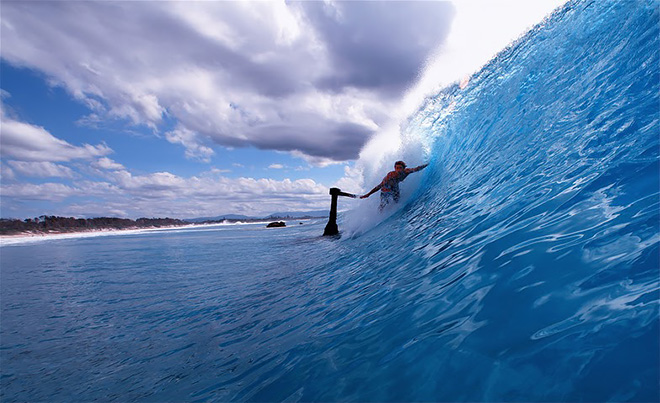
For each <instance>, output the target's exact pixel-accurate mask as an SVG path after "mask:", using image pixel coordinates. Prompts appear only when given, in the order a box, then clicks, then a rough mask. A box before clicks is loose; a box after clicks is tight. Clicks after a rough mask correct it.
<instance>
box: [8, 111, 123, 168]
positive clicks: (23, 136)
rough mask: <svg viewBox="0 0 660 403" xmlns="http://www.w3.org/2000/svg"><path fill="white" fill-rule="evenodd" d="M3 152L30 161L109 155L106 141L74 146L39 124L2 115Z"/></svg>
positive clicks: (53, 160)
mask: <svg viewBox="0 0 660 403" xmlns="http://www.w3.org/2000/svg"><path fill="white" fill-rule="evenodd" d="M0 145H2V147H1V148H0V152H1V153H2V155H3V156H7V157H13V158H16V159H20V160H28V161H51V162H55V161H60V162H61V161H71V160H75V159H92V158H95V157H99V156H103V155H107V154H110V153H111V152H112V150H111V149H110V148H108V146H106V145H105V144H99V145H96V146H92V145H89V144H83V145H82V146H74V145H71V144H69V143H67V142H66V141H64V140H61V139H58V138H57V137H55V136H53V135H52V134H50V133H49V132H48V131H47V130H46V129H44V128H43V127H40V126H34V125H31V124H28V123H23V122H18V121H16V120H12V119H10V118H7V117H6V116H2V125H1V126H0Z"/></svg>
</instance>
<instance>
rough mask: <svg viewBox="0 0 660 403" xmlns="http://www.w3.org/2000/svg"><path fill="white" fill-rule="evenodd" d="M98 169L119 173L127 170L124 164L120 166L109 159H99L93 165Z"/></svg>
mask: <svg viewBox="0 0 660 403" xmlns="http://www.w3.org/2000/svg"><path fill="white" fill-rule="evenodd" d="M92 165H93V166H94V167H96V168H101V169H107V170H111V171H119V170H123V169H125V168H124V166H123V165H122V164H119V163H117V162H115V161H113V160H111V159H110V158H108V157H103V158H99V159H98V160H97V161H95V162H94V163H92Z"/></svg>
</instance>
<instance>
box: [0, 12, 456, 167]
mask: <svg viewBox="0 0 660 403" xmlns="http://www.w3.org/2000/svg"><path fill="white" fill-rule="evenodd" d="M452 7H453V6H452V5H451V4H450V3H448V2H414V3H400V2H338V3H332V2H324V3H321V2H300V3H297V2H292V3H285V2H283V1H281V2H265V3H251V2H192V3H190V2H187V3H180V2H7V3H3V12H2V16H1V17H0V18H1V19H2V25H1V30H2V31H1V34H2V38H3V41H2V49H1V50H0V51H1V54H2V57H3V59H5V60H6V61H9V62H10V63H12V64H15V65H18V66H25V67H29V68H32V69H37V70H39V71H41V72H43V73H45V74H46V75H47V76H48V77H49V80H51V82H52V83H54V84H56V85H61V86H63V87H64V88H66V89H67V90H68V91H69V92H70V93H71V94H72V95H73V96H74V97H76V98H77V99H79V100H80V101H81V102H83V103H84V104H85V105H87V106H88V107H89V108H90V110H91V113H90V115H89V117H88V118H89V119H88V120H89V121H94V122H97V121H98V120H99V119H104V118H105V119H107V118H120V119H127V120H128V121H129V122H131V123H134V124H145V125H148V126H150V127H153V128H155V129H157V128H158V127H159V125H160V124H162V122H163V120H164V117H166V116H167V117H168V119H173V120H174V121H176V122H177V124H178V127H177V129H175V130H174V131H170V132H167V133H166V135H165V138H166V139H167V140H168V141H170V142H173V143H177V144H181V145H182V146H183V147H184V149H185V153H186V155H187V156H188V157H189V158H195V159H199V160H202V161H208V160H209V157H210V156H211V155H212V154H213V151H212V149H211V147H210V144H212V143H215V144H220V145H223V146H227V147H248V146H252V147H257V148H260V149H268V150H278V151H286V152H298V153H302V154H304V155H306V156H309V157H311V158H313V159H314V158H316V159H322V160H323V159H324V160H332V161H345V160H349V159H354V158H356V157H357V156H358V152H359V150H360V148H361V147H362V145H363V144H364V143H365V141H366V140H367V139H368V138H369V137H370V136H371V135H372V134H373V133H374V132H376V131H377V130H379V129H380V128H381V127H382V125H383V124H384V123H385V122H386V121H387V120H388V118H389V116H390V114H389V112H390V110H391V109H392V108H395V107H396V103H397V101H398V99H399V98H400V96H401V95H402V92H403V91H405V89H406V88H407V87H408V86H409V85H411V83H412V82H414V81H415V79H416V77H417V75H418V73H419V69H420V68H421V65H422V64H423V62H424V60H425V59H426V58H427V57H428V56H429V55H430V54H431V53H432V52H433V51H435V49H437V47H438V46H439V45H440V44H442V42H443V40H444V39H445V37H446V36H447V33H448V28H449V25H450V22H451V18H452V15H453V8H452Z"/></svg>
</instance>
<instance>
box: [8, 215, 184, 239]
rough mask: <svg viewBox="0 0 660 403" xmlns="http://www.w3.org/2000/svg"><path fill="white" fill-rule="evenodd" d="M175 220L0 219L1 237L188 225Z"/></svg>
mask: <svg viewBox="0 0 660 403" xmlns="http://www.w3.org/2000/svg"><path fill="white" fill-rule="evenodd" d="M188 224H190V223H188V222H186V221H183V220H179V219H175V218H138V219H137V220H131V219H129V218H114V217H97V218H74V217H57V216H45V215H44V216H41V217H35V218H27V219H25V220H16V219H5V218H2V219H0V235H16V234H30V233H32V234H43V233H60V232H79V231H94V230H103V229H117V230H119V229H133V228H158V227H175V226H181V225H188Z"/></svg>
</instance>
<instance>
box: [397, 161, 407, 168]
mask: <svg viewBox="0 0 660 403" xmlns="http://www.w3.org/2000/svg"><path fill="white" fill-rule="evenodd" d="M397 165H401V166H402V167H403V169H406V163H405V162H403V161H397V162H395V163H394V167H395V168H396V166H397Z"/></svg>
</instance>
